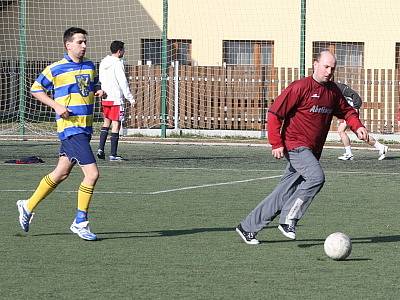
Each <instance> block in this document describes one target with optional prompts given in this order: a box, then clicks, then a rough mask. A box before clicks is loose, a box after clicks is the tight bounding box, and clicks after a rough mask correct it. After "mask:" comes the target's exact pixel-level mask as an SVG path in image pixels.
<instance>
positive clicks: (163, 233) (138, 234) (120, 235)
mask: <svg viewBox="0 0 400 300" xmlns="http://www.w3.org/2000/svg"><path fill="white" fill-rule="evenodd" d="M234 230H235V229H234V227H221V228H219V227H214V228H213V227H212V228H192V229H171V230H153V231H109V232H96V234H97V236H98V240H99V241H101V240H112V239H129V238H147V237H168V236H180V235H188V234H197V233H205V232H228V231H231V232H234ZM72 234H73V233H72V232H70V233H67V232H63V233H61V232H53V233H39V234H30V236H61V235H72ZM27 235H29V234H24V233H17V234H15V236H17V237H26V236H27Z"/></svg>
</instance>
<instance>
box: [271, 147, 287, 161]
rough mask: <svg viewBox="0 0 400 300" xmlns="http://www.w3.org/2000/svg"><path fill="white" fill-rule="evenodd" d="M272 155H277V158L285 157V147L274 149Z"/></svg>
mask: <svg viewBox="0 0 400 300" xmlns="http://www.w3.org/2000/svg"><path fill="white" fill-rule="evenodd" d="M272 156H273V157H275V158H276V159H281V158H284V157H285V148H284V147H279V148H276V149H272Z"/></svg>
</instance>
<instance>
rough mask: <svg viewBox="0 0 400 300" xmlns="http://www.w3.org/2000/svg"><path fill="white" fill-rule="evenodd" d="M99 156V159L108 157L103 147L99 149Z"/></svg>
mask: <svg viewBox="0 0 400 300" xmlns="http://www.w3.org/2000/svg"><path fill="white" fill-rule="evenodd" d="M97 158H98V159H105V158H106V155H105V154H104V151H103V150H101V149H99V150H97Z"/></svg>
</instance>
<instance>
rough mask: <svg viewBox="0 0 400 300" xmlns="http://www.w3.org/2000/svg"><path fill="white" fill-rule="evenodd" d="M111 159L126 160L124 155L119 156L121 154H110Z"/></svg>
mask: <svg viewBox="0 0 400 300" xmlns="http://www.w3.org/2000/svg"><path fill="white" fill-rule="evenodd" d="M109 158H110V161H123V160H125V159H124V158H123V157H122V156H119V155H117V156H113V155H110V157H109Z"/></svg>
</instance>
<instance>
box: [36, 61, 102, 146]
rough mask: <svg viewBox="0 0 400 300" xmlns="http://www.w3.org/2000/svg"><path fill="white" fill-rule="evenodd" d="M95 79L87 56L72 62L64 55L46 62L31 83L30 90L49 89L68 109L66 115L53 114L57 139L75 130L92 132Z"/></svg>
mask: <svg viewBox="0 0 400 300" xmlns="http://www.w3.org/2000/svg"><path fill="white" fill-rule="evenodd" d="M97 83H98V77H97V73H96V69H95V66H94V64H93V62H91V61H90V60H83V61H82V62H80V63H75V62H74V61H72V59H71V58H70V57H69V56H68V55H67V54H64V58H63V59H61V60H59V61H57V62H55V63H53V64H51V65H49V66H47V67H46V68H45V69H44V70H43V72H42V73H41V74H40V75H39V76H38V78H37V79H36V81H35V82H34V84H33V85H32V87H31V92H32V93H38V92H45V93H47V92H51V93H52V95H53V99H54V101H57V102H58V103H60V104H62V105H64V106H66V107H67V108H68V109H69V110H70V111H71V112H70V116H69V118H68V119H63V118H61V117H60V116H59V115H56V122H57V132H58V136H59V138H60V140H64V139H66V138H67V137H69V136H71V135H75V134H79V133H86V134H92V132H93V127H92V124H93V108H94V88H95V85H96V84H97Z"/></svg>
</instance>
